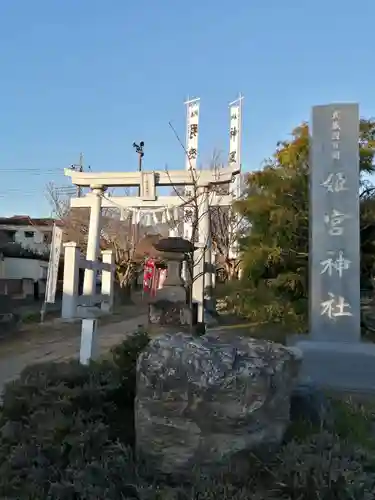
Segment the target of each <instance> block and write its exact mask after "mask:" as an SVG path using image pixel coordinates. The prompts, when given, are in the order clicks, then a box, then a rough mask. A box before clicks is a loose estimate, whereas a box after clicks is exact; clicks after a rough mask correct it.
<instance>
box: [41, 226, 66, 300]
mask: <svg viewBox="0 0 375 500" xmlns="http://www.w3.org/2000/svg"><path fill="white" fill-rule="evenodd" d="M62 237H63V231H62V229H61V228H60V227H57V226H56V224H54V226H53V232H52V242H51V248H50V254H49V262H48V271H47V283H46V292H45V298H44V302H45V303H46V304H54V303H55V297H56V286H57V277H58V272H59V263H60V254H61V245H62Z"/></svg>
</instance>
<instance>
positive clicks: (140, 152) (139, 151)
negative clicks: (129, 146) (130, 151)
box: [133, 141, 145, 196]
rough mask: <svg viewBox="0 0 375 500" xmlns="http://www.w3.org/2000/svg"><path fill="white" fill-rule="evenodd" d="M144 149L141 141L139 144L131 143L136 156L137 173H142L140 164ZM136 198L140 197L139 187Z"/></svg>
mask: <svg viewBox="0 0 375 500" xmlns="http://www.w3.org/2000/svg"><path fill="white" fill-rule="evenodd" d="M144 147H145V143H144V142H143V141H141V142H140V143H139V144H137V143H136V142H133V148H134V149H135V152H136V153H137V155H138V172H142V163H143V157H144V155H145V153H144V150H143V148H144ZM138 196H141V187H139V192H138Z"/></svg>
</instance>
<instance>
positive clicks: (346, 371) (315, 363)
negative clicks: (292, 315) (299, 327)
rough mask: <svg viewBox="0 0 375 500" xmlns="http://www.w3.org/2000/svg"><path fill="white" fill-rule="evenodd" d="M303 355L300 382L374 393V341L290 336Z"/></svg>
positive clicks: (290, 341)
mask: <svg viewBox="0 0 375 500" xmlns="http://www.w3.org/2000/svg"><path fill="white" fill-rule="evenodd" d="M288 344H289V345H290V346H293V347H296V348H298V349H299V350H300V351H301V352H302V355H303V361H302V365H301V369H300V382H301V383H310V384H313V385H314V386H317V387H320V388H322V389H329V390H334V391H336V390H337V391H345V392H353V393H374V394H375V344H372V343H365V342H357V343H344V342H342V343H341V342H321V341H314V340H306V337H304V338H301V337H299V336H294V337H291V338H290V339H289V341H288Z"/></svg>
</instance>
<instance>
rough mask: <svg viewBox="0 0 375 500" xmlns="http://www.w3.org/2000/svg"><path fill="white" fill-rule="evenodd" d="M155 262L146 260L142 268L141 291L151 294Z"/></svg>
mask: <svg viewBox="0 0 375 500" xmlns="http://www.w3.org/2000/svg"><path fill="white" fill-rule="evenodd" d="M155 271H156V267H155V260H154V259H147V260H146V262H145V264H144V267H143V291H144V292H151V290H152V289H153V282H154V276H155Z"/></svg>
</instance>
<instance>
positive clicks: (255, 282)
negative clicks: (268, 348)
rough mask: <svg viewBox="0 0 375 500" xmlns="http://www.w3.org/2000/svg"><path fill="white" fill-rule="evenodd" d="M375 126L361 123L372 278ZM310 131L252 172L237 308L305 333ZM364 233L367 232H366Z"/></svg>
mask: <svg viewBox="0 0 375 500" xmlns="http://www.w3.org/2000/svg"><path fill="white" fill-rule="evenodd" d="M374 146H375V122H374V121H372V120H361V123H360V141H359V150H360V171H361V233H362V232H363V235H364V237H362V234H361V249H362V250H363V251H362V254H363V257H364V258H363V259H362V264H363V267H364V268H365V269H366V272H367V273H368V272H369V271H370V270H371V271H372V269H373V267H374V262H375V260H374V255H375V246H374V241H375V226H374V223H375V196H374V188H373V187H372V186H371V185H370V184H369V181H368V180H365V174H366V173H367V174H370V173H372V172H373V171H374V165H373V157H374V150H373V147H374ZM309 168H310V166H309V130H308V125H307V124H306V123H304V124H302V125H301V126H299V127H297V128H296V129H295V130H293V132H292V136H291V139H290V140H287V141H283V142H280V143H278V145H277V149H276V152H275V153H274V155H273V157H272V158H271V159H270V160H268V161H267V162H266V165H265V166H264V168H263V169H262V170H261V171H257V172H253V173H250V174H249V176H248V178H247V193H246V197H245V199H244V200H243V201H240V202H238V203H237V210H238V211H239V212H240V213H241V214H242V215H243V216H245V217H246V218H247V219H248V221H249V223H250V224H251V232H250V234H249V236H248V237H247V238H245V239H244V240H242V242H241V244H242V251H243V276H242V279H241V281H240V282H239V284H238V288H237V289H236V290H235V292H234V294H233V300H234V305H235V308H236V309H237V311H238V312H239V313H241V314H242V315H244V316H246V317H248V318H250V319H252V320H254V321H260V322H280V323H283V324H284V325H287V326H288V327H290V328H293V329H295V330H299V331H301V330H304V329H305V328H306V325H307V311H308V293H307V291H308V252H309V198H308V186H309ZM362 229H363V231H362Z"/></svg>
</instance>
